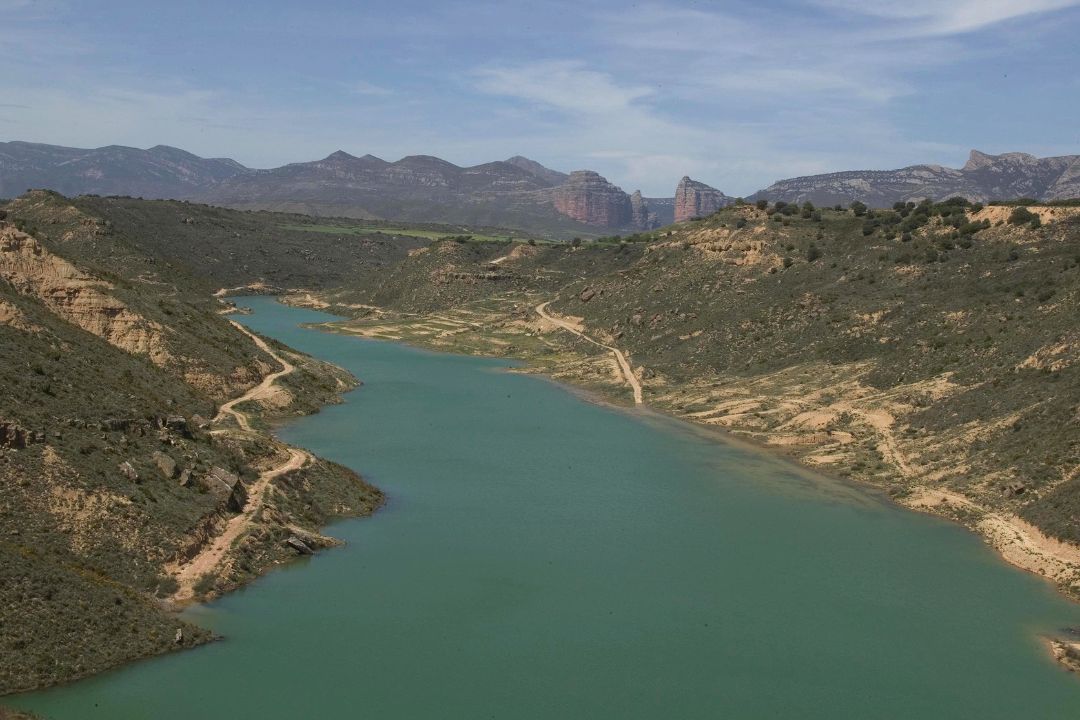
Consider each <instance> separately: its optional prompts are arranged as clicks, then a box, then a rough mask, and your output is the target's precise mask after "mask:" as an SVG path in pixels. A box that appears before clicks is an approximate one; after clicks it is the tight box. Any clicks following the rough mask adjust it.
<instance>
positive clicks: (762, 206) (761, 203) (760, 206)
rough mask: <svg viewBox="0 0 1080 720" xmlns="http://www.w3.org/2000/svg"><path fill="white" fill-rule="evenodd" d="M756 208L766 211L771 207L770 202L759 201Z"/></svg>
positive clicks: (755, 204) (755, 205)
mask: <svg viewBox="0 0 1080 720" xmlns="http://www.w3.org/2000/svg"><path fill="white" fill-rule="evenodd" d="M754 207H756V208H757V209H758V210H764V209H765V208H767V207H769V201H768V200H765V199H761V200H758V201H757V202H756V203H754Z"/></svg>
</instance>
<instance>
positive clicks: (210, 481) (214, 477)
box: [199, 465, 240, 503]
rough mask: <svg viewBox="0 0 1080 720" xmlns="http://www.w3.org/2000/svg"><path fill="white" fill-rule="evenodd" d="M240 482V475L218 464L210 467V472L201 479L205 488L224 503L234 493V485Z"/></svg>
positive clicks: (201, 483) (200, 481)
mask: <svg viewBox="0 0 1080 720" xmlns="http://www.w3.org/2000/svg"><path fill="white" fill-rule="evenodd" d="M238 482H240V478H239V477H237V476H236V475H233V474H232V473H231V472H229V471H228V470H226V469H225V468H222V467H218V466H217V465H215V466H214V467H212V468H210V472H208V473H206V475H204V476H203V477H201V478H200V479H199V484H200V485H201V486H202V487H203V489H204V490H206V491H207V492H208V493H210V494H212V495H214V496H215V497H217V498H218V500H219V501H221V502H223V503H224V502H227V501H228V499H229V497H230V496H231V495H232V494H233V486H234V485H236V484H237V483H238Z"/></svg>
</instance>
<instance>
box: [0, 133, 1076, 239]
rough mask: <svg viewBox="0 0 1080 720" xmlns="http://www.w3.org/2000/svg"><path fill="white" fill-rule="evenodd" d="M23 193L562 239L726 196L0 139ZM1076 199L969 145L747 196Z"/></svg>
mask: <svg viewBox="0 0 1080 720" xmlns="http://www.w3.org/2000/svg"><path fill="white" fill-rule="evenodd" d="M29 188H49V189H52V190H57V191H59V192H61V193H64V194H65V195H130V196H135V197H145V198H172V199H178V200H193V201H198V202H204V203H210V204H215V205H224V206H228V207H235V208H243V209H263V210H283V211H292V212H303V213H307V214H312V215H324V216H331V215H335V216H345V217H358V218H377V219H385V220H411V221H418V222H421V221H427V222H447V223H456V224H467V225H483V226H501V227H508V228H520V229H522V230H528V231H532V232H541V233H547V234H553V235H560V236H568V235H572V234H593V235H596V234H602V233H622V232H639V231H646V230H651V229H654V228H656V227H660V226H663V225H668V224H670V223H672V222H681V221H683V220H688V219H691V218H694V217H699V216H705V215H709V214H710V213H712V212H715V211H716V210H718V209H720V208H721V207H724V206H725V205H728V204H731V203H732V202H734V198H732V197H730V196H728V195H725V194H724V193H722V192H720V191H719V190H717V189H715V188H712V187H709V186H708V185H706V184H704V183H701V182H698V181H696V180H692V179H690V178H689V177H684V178H683V179H682V180H681V181H680V182H679V184H678V187H677V188H676V189H675V193H674V196H673V197H668V198H647V197H643V196H642V195H641V193H640V192H634V193H633V194H632V195H631V194H627V193H626V192H624V191H623V190H622V189H621V188H619V187H616V186H615V185H613V184H612V183H610V182H608V181H607V180H606V179H605V178H603V177H601V176H600V175H598V174H597V173H595V172H593V171H591V170H577V171H574V172H572V173H569V174H567V173H562V172H559V171H557V170H552V169H551V168H547V167H544V166H543V165H541V164H540V163H538V162H536V161H534V160H530V159H528V158H525V157H521V156H515V157H512V158H509V159H507V160H500V161H495V162H490V163H484V164H482V165H475V166H472V167H460V166H458V165H454V164H453V163H450V162H447V161H445V160H441V159H439V158H437V157H432V156H429V155H411V156H409V157H404V158H402V159H400V160H397V161H395V162H388V161H386V160H383V159H381V158H377V157H375V156H373V155H364V156H363V157H356V156H354V155H350V154H348V153H346V152H343V151H340V150H339V151H337V152H335V153H332V154H330V155H328V156H327V157H325V158H323V159H322V160H315V161H312V162H302V163H292V164H289V165H284V166H282V167H278V168H273V169H269V170H253V169H251V168H247V167H245V166H243V165H241V164H240V163H238V162H236V161H234V160H229V159H225V158H201V157H199V156H197V155H193V154H191V153H189V152H185V151H184V150H179V149H177V148H173V147H168V146H166V145H157V146H155V147H152V148H150V149H148V150H140V149H137V148H129V147H122V146H118V145H110V146H108V147H103V148H97V149H90V150H84V149H79V148H68V147H61V146H57V145H42V144H37V143H26V142H19V141H13V142H7V143H0V197H14V196H16V195H20V194H22V193H23V192H25V191H26V190H27V189H29ZM953 195H963V196H965V197H968V198H970V199H972V200H982V201H985V200H990V199H995V198H999V199H1010V198H1016V197H1034V198H1037V199H1043V200H1049V199H1060V198H1071V197H1077V196H1080V156H1075V155H1074V156H1065V157H1054V158H1041V159H1040V158H1036V157H1033V156H1031V155H1025V154H1022V153H1008V154H1005V155H996V156H994V155H986V154H983V153H980V152H978V151H974V150H973V151H972V153H971V159H970V160H968V163H967V164H966V165H965V166H964V167H963V168H961V169H959V170H957V169H952V168H946V167H942V166H939V165H915V166H912V167H907V168H902V169H900V170H886V171H854V172H841V173H829V174H825V175H812V176H807V177H800V178H793V179H790V180H781V181H779V182H777V183H774V184H773V185H771V186H769V187H768V188H766V189H764V190H761V191H759V192H758V193H756V194H755V195H753V196H751V199H759V198H767V199H769V200H774V201H775V200H785V201H787V202H804V201H806V200H810V201H811V202H814V203H816V204H823V205H833V204H836V203H843V204H847V203H850V202H852V201H854V200H861V201H863V202H865V203H867V204H868V205H871V206H888V205H891V204H892V203H894V202H896V201H898V200H903V201H907V200H914V199H921V198H923V197H930V198H933V199H941V198H945V197H950V196H953Z"/></svg>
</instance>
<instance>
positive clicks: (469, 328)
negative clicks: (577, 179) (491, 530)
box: [342, 202, 1080, 595]
mask: <svg viewBox="0 0 1080 720" xmlns="http://www.w3.org/2000/svg"><path fill="white" fill-rule="evenodd" d="M640 238H641V240H642V242H637V243H633V242H631V243H627V242H625V241H623V242H618V241H615V242H604V243H584V244H582V245H581V246H579V247H573V246H571V247H567V246H563V245H546V246H542V247H540V246H538V247H530V246H527V245H517V244H514V245H506V246H503V247H501V248H498V247H492V246H488V247H484V248H480V247H476V248H474V247H471V246H469V245H468V244H451V243H437V244H435V245H432V246H431V247H430V248H428V249H426V250H424V251H423V252H422V253H416V254H414V255H412V256H411V257H409V258H408V259H407V260H405V261H403V262H402V263H401V264H400V265H399V266H398V268H397V269H396V270H395V271H394V272H393V273H392V274H389V275H387V276H386V278H385V279H384V280H383V281H382V282H381V284H379V285H377V286H376V287H375V289H374V291H373V292H368V293H366V294H365V293H363V292H360V294H361V295H363V296H364V297H365V298H366V300H367V301H368V302H370V303H372V304H376V305H380V306H382V307H383V308H384V311H383V312H375V313H372V311H370V310H367V309H365V310H363V311H359V312H355V313H354V314H355V315H356V319H355V320H354V321H352V322H349V323H347V324H346V325H345V328H346V329H347V330H348V331H349V332H357V333H361V334H367V335H372V336H375V337H385V338H398V339H404V340H408V341H411V342H418V343H422V344H425V345H431V346H433V347H438V348H442V349H447V350H452V351H466V352H480V353H487V354H497V355H510V356H518V357H524V358H526V359H528V360H529V361H531V362H532V363H533V364H534V365H535V366H537V367H539V368H542V369H544V370H545V371H547V372H550V373H552V374H554V375H555V376H556V377H560V378H563V379H566V380H567V381H570V382H575V383H581V384H584V385H587V386H589V387H593V388H596V389H598V390H600V391H601V392H603V393H604V394H605V395H607V396H609V397H611V398H613V399H615V400H616V401H619V402H627V401H628V400H629V399H630V392H629V389H628V388H627V386H626V384H625V383H624V382H623V381H622V379H621V375H620V371H619V367H618V366H617V365H615V363H614V361H613V358H612V356H611V354H610V353H608V352H606V351H604V350H602V349H600V348H599V347H598V346H596V345H593V344H590V343H588V342H586V341H584V340H581V339H579V338H577V337H576V336H574V335H573V334H571V333H568V332H566V331H565V330H561V329H560V328H558V327H556V326H554V325H552V324H551V323H548V322H545V321H544V320H543V319H542V318H541V317H540V316H539V315H538V314H537V313H536V312H535V308H536V307H537V306H538V305H539V304H541V303H543V302H546V301H551V304H550V305H549V306H548V308H549V310H550V311H551V312H556V313H558V314H559V315H561V316H562V317H564V318H567V319H568V321H569V322H571V323H574V324H575V326H576V327H578V328H580V329H581V330H582V331H583V332H585V333H587V334H588V335H590V336H591V337H592V338H594V339H595V340H596V341H598V342H601V343H605V344H607V345H610V346H613V347H618V348H620V349H621V350H622V351H623V352H624V353H626V354H627V355H628V357H629V360H630V364H631V365H632V367H633V369H634V372H635V374H636V376H637V378H638V379H639V381H640V383H641V384H642V385H643V390H644V400H645V403H646V404H648V405H651V406H653V407H657V408H660V409H663V410H666V411H668V412H670V413H672V414H674V415H676V416H679V417H683V418H685V419H687V420H690V421H693V422H697V423H701V424H705V425H709V426H716V427H720V428H724V429H726V430H729V431H731V432H734V433H736V434H737V435H740V436H742V437H745V438H747V439H750V440H752V441H754V442H757V443H761V444H764V445H767V446H770V447H774V448H777V449H779V450H782V451H784V452H787V453H790V454H791V455H792V456H793V457H795V458H797V459H798V460H800V461H801V462H804V463H806V464H808V465H811V466H814V467H817V468H821V469H823V470H825V471H827V472H832V473H837V474H840V475H842V476H845V477H850V478H852V479H855V480H858V481H860V482H864V483H869V484H872V485H875V486H877V487H881V488H883V489H884V490H886V491H887V492H888V493H889V494H891V495H892V496H893V497H894V498H896V499H897V500H898V501H899V502H903V503H906V504H908V505H911V506H913V507H918V508H921V509H927V510H930V511H932V512H936V513H940V514H944V515H947V516H949V517H953V518H955V519H957V520H959V521H961V522H963V523H965V524H967V525H969V526H970V527H972V528H973V529H974V530H976V531H977V532H979V533H981V534H982V535H984V536H985V537H986V538H987V540H988V541H989V542H991V543H992V544H994V545H995V547H997V548H998V549H999V550H1000V551H1001V552H1002V553H1003V554H1004V555H1005V556H1006V557H1007V558H1008V559H1009V560H1011V561H1012V562H1015V563H1016V564H1018V565H1020V566H1022V567H1025V568H1028V569H1030V570H1032V571H1034V572H1037V573H1041V574H1043V575H1045V576H1047V577H1049V578H1052V579H1053V580H1055V581H1056V582H1057V583H1059V584H1060V585H1061V586H1062V587H1063V588H1065V589H1066V590H1067V591H1068V592H1071V593H1073V594H1078V595H1080V473H1078V468H1080V404H1078V403H1080V362H1078V361H1080V335H1078V329H1077V323H1076V318H1077V316H1078V314H1080V208H1072V207H1029V208H1015V207H1003V206H992V207H978V206H971V205H968V204H965V203H962V202H960V203H958V202H949V203H941V204H932V203H929V202H926V203H920V204H914V203H912V204H910V205H905V206H904V207H902V208H898V209H896V210H888V211H869V212H867V211H862V210H860V209H856V210H843V211H835V210H820V209H817V208H815V207H813V206H811V205H803V206H794V205H787V204H783V203H778V204H776V205H771V206H765V207H757V206H754V205H749V204H742V205H733V206H730V207H728V208H725V209H723V210H721V211H719V212H717V213H715V214H713V215H712V216H710V217H708V218H704V219H701V220H697V221H693V222H686V223H681V224H679V225H676V226H673V227H669V228H664V229H662V230H658V231H653V232H651V233H647V234H642V235H641V236H640ZM400 311H406V312H405V313H401V312H400ZM342 312H348V310H347V309H343V310H342ZM417 313H419V315H417ZM436 315H437V318H438V321H437V322H435V321H433V320H431V321H429V319H430V318H431V317H433V316H436Z"/></svg>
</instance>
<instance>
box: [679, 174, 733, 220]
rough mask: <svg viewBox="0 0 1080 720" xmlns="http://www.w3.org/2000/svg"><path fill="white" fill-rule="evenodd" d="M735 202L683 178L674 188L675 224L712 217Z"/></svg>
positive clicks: (694, 181)
mask: <svg viewBox="0 0 1080 720" xmlns="http://www.w3.org/2000/svg"><path fill="white" fill-rule="evenodd" d="M733 202H735V200H734V198H730V197H728V196H727V195H725V194H724V193H722V192H720V191H719V190H717V189H716V188H714V187H709V186H708V185H706V184H705V183H703V182H698V181H697V180H691V179H690V178H689V177H686V176H684V177H683V179H682V180H680V181H679V185H678V187H676V188H675V222H684V221H686V220H691V219H693V218H698V217H705V216H706V215H712V214H713V213H714V212H716V211H717V210H719V209H720V208H722V207H727V206H728V205H730V204H731V203H733Z"/></svg>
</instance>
